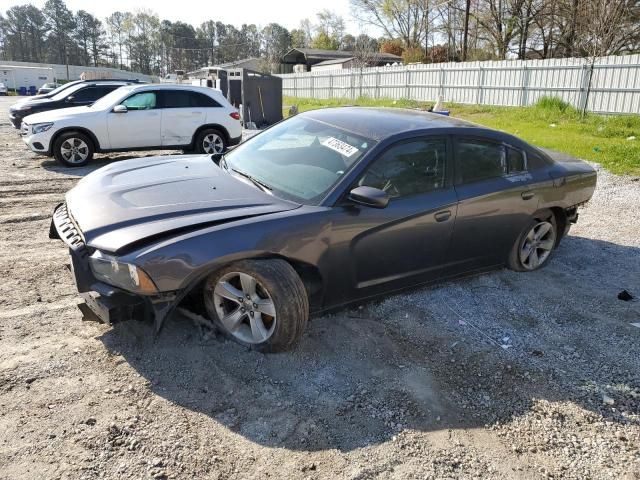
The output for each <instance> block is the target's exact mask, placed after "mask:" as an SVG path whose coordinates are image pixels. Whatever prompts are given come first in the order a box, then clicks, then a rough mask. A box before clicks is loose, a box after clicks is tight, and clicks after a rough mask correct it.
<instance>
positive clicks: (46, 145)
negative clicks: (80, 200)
mask: <svg viewBox="0 0 640 480" xmlns="http://www.w3.org/2000/svg"><path fill="white" fill-rule="evenodd" d="M20 133H21V135H22V139H23V140H24V142H25V143H26V144H27V145H28V146H29V148H30V149H31V150H33V151H34V152H36V153H39V154H42V155H47V156H50V157H55V158H56V160H58V162H60V163H62V164H63V165H66V166H69V167H80V166H83V165H86V164H87V163H88V162H89V161H90V160H91V159H92V158H93V154H94V153H95V152H113V151H128V150H157V149H163V150H164V149H168V150H169V149H176V150H189V151H196V152H200V153H222V152H224V151H225V150H226V148H227V147H228V146H230V145H236V144H238V143H240V139H241V137H242V127H241V125H240V114H239V113H238V111H237V110H236V109H235V108H234V107H233V106H231V105H230V104H229V102H228V101H227V100H226V99H225V98H224V96H223V95H222V92H221V91H219V90H214V89H211V88H206V87H196V86H190V85H167V84H165V85H159V84H155V85H152V84H146V85H131V86H125V87H121V88H118V89H117V90H114V91H113V92H111V93H109V94H107V95H105V96H104V97H102V98H101V99H99V100H98V101H96V102H95V103H94V104H93V105H90V106H84V107H72V108H63V109H60V110H52V111H48V112H42V113H36V114H35V115H29V116H28V117H25V119H24V120H23V122H22V125H21V129H20Z"/></svg>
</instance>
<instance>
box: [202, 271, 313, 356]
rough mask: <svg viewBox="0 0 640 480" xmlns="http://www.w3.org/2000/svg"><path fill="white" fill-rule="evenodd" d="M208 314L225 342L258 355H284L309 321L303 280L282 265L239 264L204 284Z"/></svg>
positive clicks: (217, 273)
mask: <svg viewBox="0 0 640 480" xmlns="http://www.w3.org/2000/svg"><path fill="white" fill-rule="evenodd" d="M203 293H204V303H205V307H206V311H207V314H208V316H209V318H211V319H212V320H213V321H214V322H215V323H216V324H217V326H218V328H219V329H220V330H221V331H222V332H223V333H224V334H225V335H227V336H228V337H230V338H231V339H233V340H235V341H236V342H238V343H241V344H243V345H246V346H248V347H251V348H254V349H256V350H259V351H263V352H278V351H284V350H288V349H290V348H291V347H293V345H295V343H296V342H297V341H298V340H299V338H300V337H301V336H302V333H303V332H304V329H305V327H306V324H307V321H308V317H309V301H308V298H307V292H306V290H305V288H304V285H303V283H302V280H301V279H300V277H299V276H298V274H297V273H296V271H295V270H294V269H293V267H291V265H289V264H288V263H287V262H285V261H284V260H279V259H269V260H243V261H240V262H236V263H234V264H231V265H229V266H227V267H225V268H223V269H221V270H220V271H218V272H215V273H213V274H211V275H210V276H209V277H208V278H207V280H206V281H205V285H204V289H203Z"/></svg>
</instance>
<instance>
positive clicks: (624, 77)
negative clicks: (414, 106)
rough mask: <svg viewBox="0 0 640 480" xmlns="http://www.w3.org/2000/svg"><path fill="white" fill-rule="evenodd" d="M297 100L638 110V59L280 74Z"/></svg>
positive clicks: (511, 62) (616, 57)
mask: <svg viewBox="0 0 640 480" xmlns="http://www.w3.org/2000/svg"><path fill="white" fill-rule="evenodd" d="M281 77H282V79H283V82H282V87H283V94H284V95H289V96H293V97H300V98H327V99H329V98H343V99H352V100H355V99H357V98H358V97H369V98H391V99H410V100H420V101H431V102H435V101H436V100H437V99H438V97H439V96H440V95H442V97H443V99H444V101H445V102H456V103H468V104H479V105H505V106H525V105H531V104H533V103H535V102H536V101H537V100H538V98H540V97H542V96H554V97H560V98H562V99H563V100H565V101H567V102H569V103H570V104H571V105H573V106H574V107H576V108H578V109H583V108H586V110H588V111H592V112H596V113H640V55H637V54H636V55H625V56H610V57H600V58H597V59H596V61H595V63H594V64H593V66H592V65H591V62H590V61H589V60H588V59H584V58H560V59H550V60H526V61H522V60H504V61H497V62H493V61H491V62H465V63H438V64H427V65H408V66H396V67H374V68H363V69H349V70H332V71H326V70H324V71H318V72H307V73H292V74H287V75H281Z"/></svg>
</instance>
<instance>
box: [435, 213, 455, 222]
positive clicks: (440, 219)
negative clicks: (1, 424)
mask: <svg viewBox="0 0 640 480" xmlns="http://www.w3.org/2000/svg"><path fill="white" fill-rule="evenodd" d="M434 218H435V219H436V222H444V221H446V220H449V218H451V210H444V211H442V212H438V213H436V214H435V215H434Z"/></svg>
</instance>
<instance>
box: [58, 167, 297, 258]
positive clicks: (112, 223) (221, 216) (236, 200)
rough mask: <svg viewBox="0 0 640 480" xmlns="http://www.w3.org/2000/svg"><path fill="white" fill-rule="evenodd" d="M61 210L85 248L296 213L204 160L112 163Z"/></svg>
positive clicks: (118, 246) (118, 247)
mask: <svg viewBox="0 0 640 480" xmlns="http://www.w3.org/2000/svg"><path fill="white" fill-rule="evenodd" d="M66 201H67V208H68V211H69V212H70V214H71V217H72V218H73V220H74V221H75V222H76V224H77V226H78V227H79V229H80V231H81V232H82V233H83V235H84V239H85V242H86V243H87V245H89V246H90V247H94V248H98V249H100V250H104V251H106V252H113V253H119V252H121V251H122V250H123V249H125V247H127V246H129V245H131V244H133V243H136V244H137V243H139V242H140V241H143V240H150V239H152V238H153V239H159V238H160V237H164V236H168V235H172V234H175V233H178V232H184V231H186V230H190V229H194V228H205V227H207V226H212V225H216V224H220V223H226V222H231V221H234V220H240V219H243V218H248V217H253V216H258V215H266V214H270V213H277V212H282V211H285V210H292V209H295V208H298V207H299V206H300V205H298V204H296V203H292V202H289V201H286V200H282V199H279V198H277V197H274V196H273V195H270V194H268V193H266V192H263V191H262V190H260V189H258V188H256V187H255V186H253V185H252V184H250V183H246V182H245V181H244V180H243V179H240V178H238V177H236V176H233V175H230V174H229V173H228V172H226V171H224V170H222V169H221V168H220V167H218V166H217V165H216V164H215V163H214V162H213V161H212V160H211V157H210V156H208V155H199V156H178V155H174V156H163V157H147V158H139V159H135V160H127V161H123V162H118V163H113V164H111V165H108V166H106V167H104V168H101V169H99V170H97V171H95V172H93V173H91V174H89V175H87V176H86V177H84V178H83V179H82V180H80V181H79V182H78V184H77V185H76V187H74V188H73V189H71V190H70V191H69V192H68V193H67V196H66Z"/></svg>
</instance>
